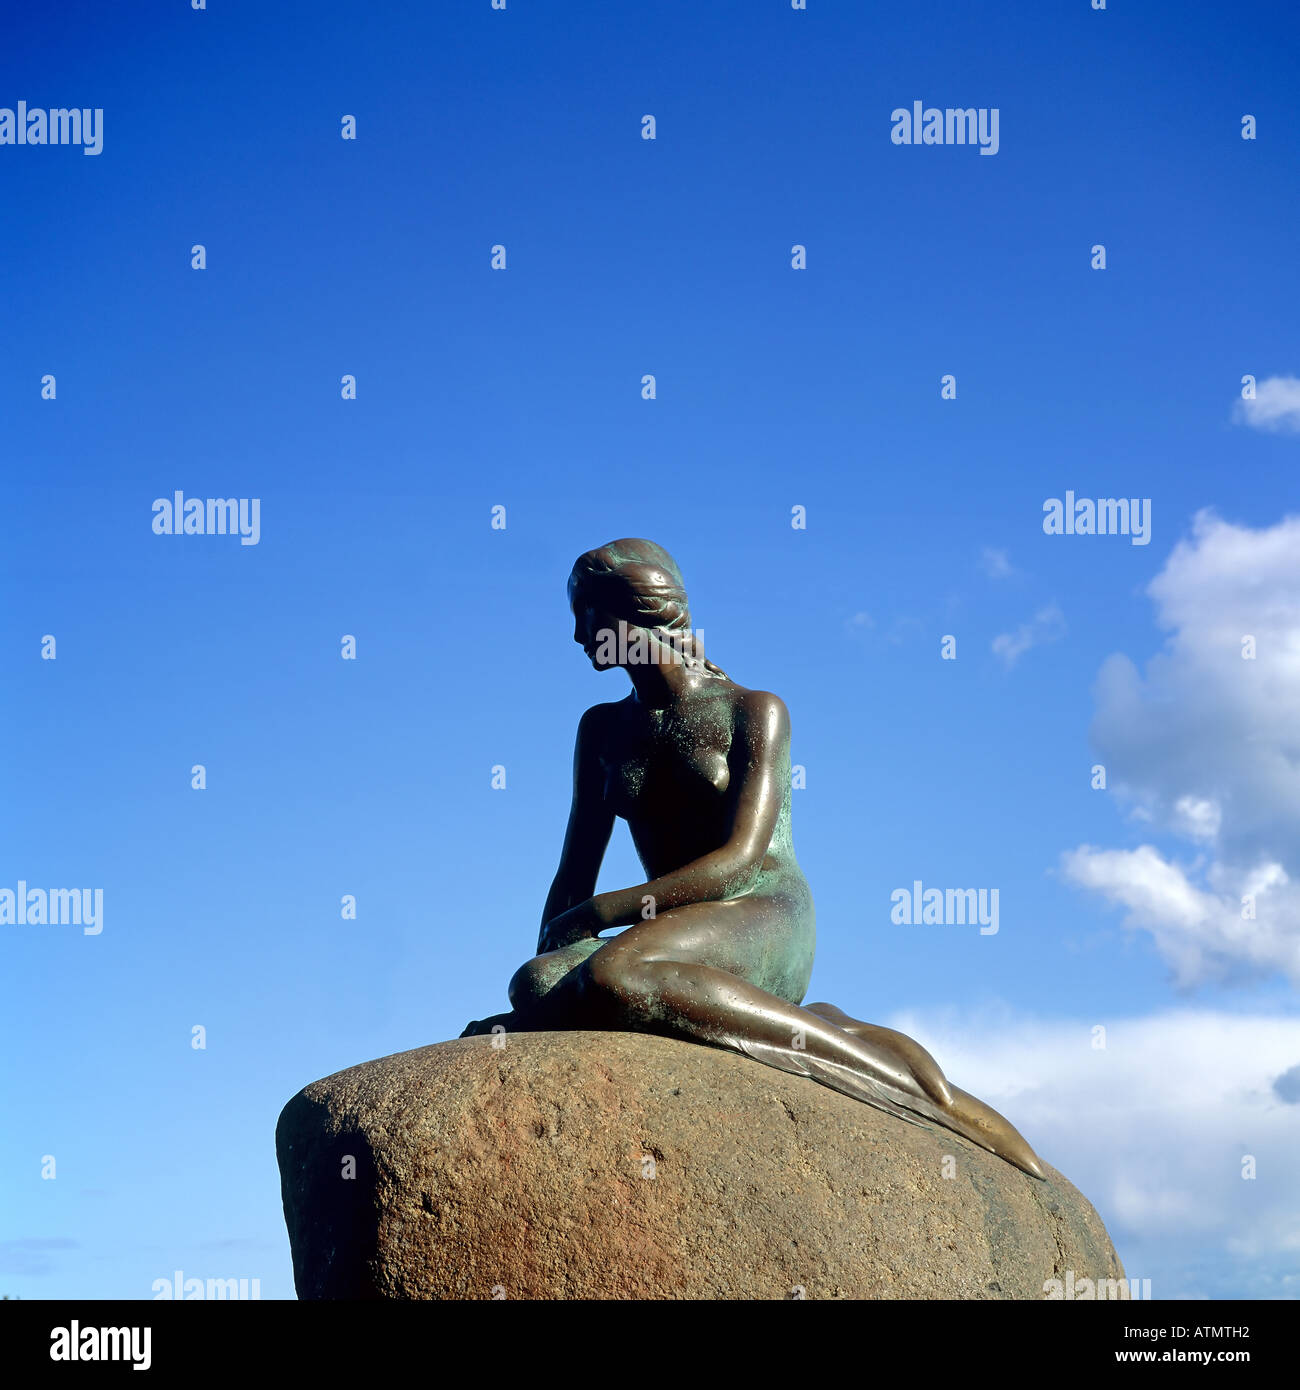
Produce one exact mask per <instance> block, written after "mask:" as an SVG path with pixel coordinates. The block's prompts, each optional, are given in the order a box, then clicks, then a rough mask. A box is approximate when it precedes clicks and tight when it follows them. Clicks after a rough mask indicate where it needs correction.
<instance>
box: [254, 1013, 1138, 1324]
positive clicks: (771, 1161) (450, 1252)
mask: <svg viewBox="0 0 1300 1390" xmlns="http://www.w3.org/2000/svg"><path fill="white" fill-rule="evenodd" d="M496 1041H497V1043H498V1044H503V1045H501V1046H497V1047H494V1046H493V1040H492V1039H491V1038H489V1037H475V1038H464V1039H461V1040H458V1041H456V1042H445V1043H439V1044H437V1045H436V1046H434V1047H423V1048H419V1049H417V1050H415V1051H413V1052H402V1053H398V1054H397V1055H396V1056H392V1057H383V1058H381V1059H380V1060H379V1061H376V1062H367V1063H365V1064H364V1065H362V1066H357V1067H351V1068H349V1069H348V1070H347V1071H341V1072H338V1073H336V1074H335V1075H334V1076H329V1077H326V1078H325V1079H324V1080H323V1081H317V1082H315V1083H314V1084H313V1085H310V1086H308V1087H306V1089H304V1090H303V1091H301V1092H299V1094H298V1095H296V1096H295V1097H294V1098H293V1099H292V1100H291V1101H290V1102H289V1104H288V1105H287V1106H286V1107H285V1109H284V1112H283V1113H282V1115H281V1116H280V1123H279V1126H278V1128H277V1131H276V1148H277V1152H278V1156H279V1161H280V1173H281V1182H282V1189H283V1195H284V1213H285V1221H286V1223H287V1225H288V1228H289V1240H290V1244H291V1246H292V1249H293V1268H294V1278H295V1281H296V1283H297V1288H298V1295H299V1297H300V1298H409V1299H415V1298H418V1299H431V1298H492V1297H494V1296H495V1297H498V1298H499V1297H506V1298H548V1299H570V1298H632V1299H658V1298H701V1299H721V1298H743V1299H754V1298H764V1299H767V1298H771V1299H787V1298H799V1297H806V1298H1032V1299H1041V1298H1043V1297H1044V1290H1043V1286H1044V1283H1045V1282H1046V1281H1047V1280H1050V1279H1053V1278H1058V1279H1062V1280H1064V1278H1065V1272H1066V1271H1067V1270H1073V1271H1074V1274H1075V1280H1076V1282H1077V1281H1078V1280H1080V1279H1082V1278H1085V1277H1086V1278H1090V1279H1094V1280H1095V1279H1098V1278H1103V1279H1121V1278H1123V1270H1122V1268H1121V1266H1120V1263H1119V1260H1118V1258H1117V1257H1116V1255H1115V1251H1114V1248H1113V1246H1112V1245H1111V1242H1110V1239H1109V1237H1108V1236H1107V1235H1106V1232H1105V1230H1104V1228H1103V1227H1102V1224H1101V1221H1100V1219H1099V1218H1098V1216H1097V1213H1096V1212H1095V1211H1094V1210H1093V1208H1092V1206H1091V1205H1090V1204H1089V1203H1088V1202H1087V1201H1086V1200H1085V1199H1084V1197H1083V1196H1082V1195H1081V1194H1080V1193H1079V1192H1078V1191H1077V1190H1076V1189H1075V1188H1074V1187H1072V1186H1071V1185H1070V1183H1068V1182H1067V1181H1066V1180H1065V1179H1064V1178H1063V1177H1062V1176H1061V1175H1060V1174H1059V1173H1058V1172H1056V1170H1055V1169H1050V1168H1049V1169H1048V1181H1047V1182H1039V1181H1036V1180H1035V1179H1033V1178H1031V1177H1029V1176H1027V1175H1026V1174H1024V1173H1022V1172H1020V1171H1019V1170H1018V1169H1016V1168H1013V1167H1012V1166H1011V1165H1010V1164H1008V1163H1004V1162H1003V1161H1002V1160H1001V1159H998V1158H995V1157H993V1155H992V1154H988V1153H985V1152H984V1151H983V1150H982V1149H978V1148H976V1147H975V1146H974V1145H972V1144H970V1143H968V1142H967V1141H966V1140H964V1139H961V1138H959V1137H958V1136H957V1135H955V1134H951V1133H948V1132H946V1131H941V1130H930V1129H922V1128H919V1127H917V1126H914V1125H909V1124H905V1123H904V1122H903V1121H901V1120H898V1119H895V1118H894V1117H893V1116H890V1115H886V1114H883V1113H882V1112H880V1111H878V1110H875V1109H874V1108H872V1107H871V1106H868V1105H864V1104H862V1103H861V1102H860V1101H856V1100H852V1099H850V1098H848V1097H846V1096H841V1095H839V1094H837V1093H836V1092H834V1091H830V1090H827V1089H826V1088H824V1087H822V1086H819V1085H817V1084H816V1083H815V1082H813V1081H811V1080H808V1079H806V1078H803V1077H797V1076H790V1075H787V1074H786V1073H784V1072H780V1071H776V1070H773V1069H772V1068H770V1067H766V1066H763V1065H762V1064H761V1063H759V1062H755V1061H753V1060H751V1059H750V1058H747V1057H741V1056H738V1055H736V1054H733V1053H730V1052H725V1051H721V1050H719V1049H715V1048H708V1047H703V1046H696V1045H693V1044H690V1043H684V1042H678V1041H675V1040H671V1039H665V1038H657V1037H649V1036H644V1035H637V1034H628V1033H511V1034H506V1035H498V1037H497V1039H496ZM349 1155H351V1157H352V1160H353V1163H354V1167H355V1176H354V1177H352V1178H346V1177H344V1173H345V1171H346V1168H347V1158H348V1156H349ZM945 1156H950V1157H949V1160H948V1161H947V1162H945ZM945 1170H947V1171H949V1172H951V1173H952V1174H953V1175H952V1176H950V1177H945V1176H944V1173H945Z"/></svg>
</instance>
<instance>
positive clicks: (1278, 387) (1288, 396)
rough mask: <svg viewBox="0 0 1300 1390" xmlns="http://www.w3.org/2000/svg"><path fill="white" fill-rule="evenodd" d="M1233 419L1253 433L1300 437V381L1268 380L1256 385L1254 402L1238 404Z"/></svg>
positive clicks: (1298, 379)
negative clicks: (1267, 431) (1262, 432)
mask: <svg viewBox="0 0 1300 1390" xmlns="http://www.w3.org/2000/svg"><path fill="white" fill-rule="evenodd" d="M1234 415H1235V418H1236V419H1237V421H1238V422H1239V423H1241V424H1245V425H1249V426H1250V427H1251V428H1252V429H1256V430H1270V431H1272V432H1274V433H1278V432H1285V433H1288V434H1297V433H1300V377H1295V376H1270V377H1265V378H1264V380H1263V381H1261V382H1258V383H1256V386H1255V399H1254V400H1253V401H1242V400H1239V401H1238V402H1237V404H1236V408H1235V411H1234Z"/></svg>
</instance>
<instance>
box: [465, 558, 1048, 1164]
mask: <svg viewBox="0 0 1300 1390" xmlns="http://www.w3.org/2000/svg"><path fill="white" fill-rule="evenodd" d="M569 601H570V604H571V606H572V608H573V617H574V631H573V638H574V641H575V642H577V643H579V644H580V645H581V646H582V648H583V650H584V651H585V652H586V653H587V655H588V657H589V658H590V659H591V662H592V664H593V665H594V666H595V667H596V668H597V670H607V669H609V668H610V667H612V666H621V667H622V668H623V669H624V670H625V671H626V672H627V674H628V676H629V677H630V678H631V681H632V692H631V694H630V695H628V696H627V697H626V698H625V699H622V700H619V701H616V702H615V703H613V704H606V705H595V706H593V707H592V708H591V709H589V710H588V711H587V712H586V714H584V715H583V717H582V720H581V722H580V723H579V725H578V737H577V746H576V749H575V752H574V767H573V805H572V809H571V810H570V813H569V825H568V831H567V833H566V835H565V839H564V849H563V852H562V854H561V856H560V866H559V870H558V871H557V873H556V875H555V881H554V882H553V883H552V885H551V891H550V893H549V894H548V896H547V899H546V906H545V908H544V909H543V912H542V929H541V934H540V936H539V938H538V942H537V955H536V956H535V957H534V958H533V959H532V960H530V961H527V962H526V963H525V964H524V965H523V966H521V967H520V969H519V970H518V971H517V972H516V974H515V976H514V978H513V979H512V980H511V982H510V990H509V993H510V1003H511V1006H512V1012H510V1013H508V1014H499V1015H497V1016H495V1017H492V1018H487V1019H483V1020H482V1021H480V1022H476V1023H471V1024H470V1025H469V1027H468V1028H466V1030H465V1032H464V1034H462V1036H464V1037H468V1036H470V1035H472V1034H476V1033H487V1032H490V1031H492V1029H493V1028H494V1027H495V1026H502V1027H504V1028H505V1029H506V1030H507V1031H511V1032H514V1031H537V1030H542V1029H572V1028H582V1029H615V1030H620V1031H635V1032H644V1033H659V1034H664V1035H667V1036H669V1037H676V1038H684V1039H689V1040H691V1041H693V1042H699V1043H707V1044H711V1045H713V1046H715V1047H726V1048H732V1049H734V1050H736V1051H740V1052H745V1053H747V1054H748V1055H749V1056H751V1057H755V1058H757V1059H758V1060H759V1061H762V1062H765V1063H767V1064H768V1065H770V1066H775V1067H780V1068H782V1069H784V1070H785V1071H791V1072H796V1073H799V1074H801V1075H805V1076H811V1077H813V1078H815V1079H816V1080H817V1081H820V1082H821V1083H822V1084H824V1085H826V1086H830V1087H833V1088H834V1089H835V1090H837V1091H842V1092H844V1093H845V1094H847V1095H850V1096H854V1097H856V1098H858V1099H859V1100H864V1101H866V1102H868V1103H869V1104H871V1105H875V1106H878V1107H879V1108H880V1109H882V1110H887V1111H889V1112H890V1113H891V1114H894V1115H898V1116H900V1117H902V1118H903V1119H908V1120H913V1121H917V1120H921V1121H924V1120H929V1121H932V1122H935V1123H938V1124H941V1125H944V1126H946V1127H947V1128H949V1129H951V1130H954V1131H956V1132H957V1133H958V1134H962V1135H965V1136H966V1137H967V1138H968V1139H970V1140H972V1141H973V1142H974V1143H976V1144H979V1145H980V1146H982V1147H983V1148H985V1149H989V1150H991V1151H992V1152H993V1153H995V1154H998V1155H1000V1156H1001V1157H1002V1158H1005V1159H1006V1160H1007V1161H1008V1162H1010V1163H1014V1164H1015V1165H1016V1166H1017V1167H1019V1168H1022V1169H1024V1171H1025V1172H1027V1173H1031V1174H1033V1175H1034V1176H1035V1177H1042V1176H1043V1172H1042V1169H1041V1168H1040V1166H1039V1163H1038V1159H1037V1158H1036V1157H1035V1156H1034V1152H1033V1150H1032V1149H1031V1148H1030V1147H1029V1145H1028V1144H1027V1143H1026V1142H1025V1140H1024V1139H1023V1138H1022V1137H1021V1136H1020V1134H1019V1133H1017V1131H1016V1130H1015V1129H1014V1128H1013V1127H1012V1126H1011V1125H1010V1124H1008V1123H1007V1121H1006V1120H1005V1119H1003V1117H1002V1116H1001V1115H999V1114H998V1113H997V1112H996V1111H994V1110H992V1109H990V1108H989V1107H988V1106H987V1105H984V1104H983V1103H982V1102H980V1101H978V1100H976V1099H975V1098H974V1097H973V1096H970V1095H967V1094H966V1093H965V1092H964V1091H959V1090H958V1089H957V1088H956V1087H954V1086H952V1085H950V1084H949V1082H948V1081H947V1080H946V1078H945V1077H944V1075H943V1073H942V1072H941V1071H940V1070H939V1066H938V1063H936V1062H935V1060H934V1058H933V1057H931V1056H930V1054H929V1053H928V1052H927V1051H926V1050H925V1049H924V1048H923V1047H921V1045H920V1044H919V1043H916V1042H914V1041H913V1040H912V1039H911V1038H908V1037H905V1036H904V1035H903V1034H902V1033H897V1032H894V1031H893V1030H892V1029H889V1028H881V1027H877V1026H874V1025H872V1024H869V1023H861V1022H859V1021H858V1020H857V1019H854V1018H850V1017H849V1016H848V1015H847V1014H845V1013H842V1012H841V1011H840V1010H839V1009H837V1008H835V1007H834V1006H833V1005H830V1004H809V1005H806V1006H805V1005H802V1004H801V1001H802V1000H803V997H804V994H805V992H806V991H807V988H808V981H809V978H810V976H811V973H812V964H813V946H814V939H815V929H814V925H813V922H814V918H813V902H812V894H811V892H810V891H809V888H808V884H807V882H806V880H805V879H804V876H803V873H802V872H801V871H800V868H799V865H798V863H797V861H796V860H795V856H794V848H793V845H792V843H791V838H790V723H789V716H788V714H787V712H786V708H785V705H784V704H782V702H781V701H780V700H779V699H778V698H777V697H776V696H775V695H772V694H769V693H768V692H767V691H763V690H746V689H745V687H744V686H741V685H737V684H736V683H735V682H734V681H732V680H731V679H730V678H729V677H728V676H727V675H726V673H725V672H723V671H722V670H720V669H719V668H718V667H717V666H715V665H714V664H713V663H712V662H710V661H707V660H705V659H704V655H703V652H702V651H701V650H700V647H699V644H698V642H697V641H696V639H695V637H694V635H693V632H692V630H691V621H690V611H689V609H688V607H687V601H686V591H685V588H684V586H683V583H682V577H681V574H680V572H679V571H678V568H677V565H676V564H675V563H674V561H673V559H672V557H671V556H670V555H669V554H668V553H667V552H666V551H665V550H663V549H661V548H660V547H659V546H657V545H655V544H654V543H653V542H651V541H646V540H619V541H612V542H611V543H610V544H609V545H605V546H601V548H600V549H599V550H592V551H589V552H588V553H587V554H586V555H583V556H582V557H581V558H580V559H579V560H578V562H577V563H576V564H575V565H574V567H573V572H572V574H571V575H570V577H569ZM616 816H621V817H623V819H624V820H626V821H627V823H628V827H629V829H630V830H631V832H632V840H633V843H634V844H635V846H636V849H637V853H638V855H639V856H640V859H641V863H642V865H643V866H644V868H645V872H646V878H647V881H646V882H645V883H639V884H636V885H635V886H633V887H631V888H624V889H621V890H619V891H617V892H612V893H596V891H595V890H596V878H597V874H598V872H599V870H600V864H601V860H602V859H603V857H604V853H605V847H606V846H607V845H608V843H609V837H610V832H611V830H612V829H613V825H614V818H615V817H616ZM618 927H623V928H626V930H624V931H622V932H620V933H619V934H618V935H617V936H614V937H611V938H609V939H602V937H601V935H600V933H601V932H604V931H607V930H609V929H611V928H618Z"/></svg>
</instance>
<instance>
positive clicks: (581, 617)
mask: <svg viewBox="0 0 1300 1390" xmlns="http://www.w3.org/2000/svg"><path fill="white" fill-rule="evenodd" d="M569 605H570V607H571V608H572V609H573V640H574V641H575V642H577V643H578V644H579V645H580V646H581V647H582V649H583V651H585V652H586V653H587V655H588V657H589V658H590V659H591V664H592V665H593V666H595V668H596V669H597V670H598V671H603V670H608V669H609V668H610V667H611V666H623V665H627V664H628V663H627V661H626V660H625V659H623V656H624V654H625V653H626V652H627V650H628V649H629V646H631V647H632V649H633V650H634V651H635V650H636V646H635V643H636V635H637V634H638V633H640V634H643V636H642V638H641V642H642V644H643V649H644V650H649V651H652V652H654V653H655V654H654V656H653V658H652V659H653V660H656V661H661V660H662V661H668V660H672V659H674V655H675V657H676V659H677V660H683V659H684V660H691V659H696V658H700V659H702V657H703V650H702V649H701V648H700V646H699V644H698V643H697V642H696V640H695V638H694V636H693V634H692V631H691V610H690V608H689V607H688V605H687V601H686V586H685V584H684V583H683V582H682V572H681V570H679V569H678V568H677V562H676V560H674V559H673V557H672V556H671V555H669V553H668V552H667V551H666V550H665V549H664V548H663V547H662V546H658V545H656V544H655V543H654V542H653V541H647V540H639V539H635V538H630V539H624V540H620V541H610V542H609V544H608V545H602V546H600V547H599V548H598V549H596V550H589V551H587V553H586V554H585V555H580V556H579V557H578V559H577V561H576V562H575V563H574V566H573V571H572V573H571V574H570V575H569ZM620 624H622V625H623V627H622V630H621V631H620ZM611 637H612V639H613V640H611ZM706 665H707V667H708V670H709V673H710V674H721V673H720V672H719V671H718V668H717V667H716V666H713V665H712V663H706Z"/></svg>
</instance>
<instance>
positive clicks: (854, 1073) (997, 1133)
mask: <svg viewBox="0 0 1300 1390" xmlns="http://www.w3.org/2000/svg"><path fill="white" fill-rule="evenodd" d="M807 1007H808V1009H809V1012H811V1013H815V1014H817V1015H818V1016H819V1017H821V1018H825V1019H827V1020H828V1021H829V1022H832V1023H835V1024H836V1025H838V1026H840V1027H844V1028H845V1031H846V1032H850V1033H853V1034H855V1036H858V1037H861V1038H863V1039H864V1040H865V1041H870V1042H873V1043H875V1044H876V1045H878V1046H884V1047H886V1048H887V1049H888V1050H891V1051H893V1052H894V1053H895V1054H896V1055H897V1056H898V1057H900V1058H901V1059H902V1060H904V1061H905V1062H907V1064H908V1065H909V1067H910V1068H911V1069H912V1070H913V1072H914V1074H916V1076H917V1080H918V1083H919V1087H920V1088H921V1089H922V1090H923V1091H924V1092H925V1093H924V1094H920V1095H918V1094H915V1093H913V1092H911V1091H906V1090H904V1089H903V1088H902V1087H900V1086H897V1085H895V1084H894V1083H893V1082H892V1081H891V1080H889V1079H888V1078H886V1077H883V1076H870V1075H868V1074H866V1073H864V1072H861V1071H858V1070H856V1069H855V1068H852V1067H848V1066H845V1065H844V1064H843V1063H840V1062H828V1061H823V1060H822V1059H821V1058H819V1057H813V1056H810V1055H809V1054H808V1053H807V1052H804V1051H801V1050H800V1049H798V1048H795V1047H781V1046H777V1045H775V1044H773V1043H766V1042H757V1041H755V1040H754V1039H752V1038H746V1037H735V1038H730V1039H728V1042H729V1043H730V1045H731V1046H732V1047H733V1048H735V1049H736V1050H737V1051H739V1052H743V1053H745V1054H746V1055H747V1056H749V1057H753V1058H754V1059H755V1061H759V1062H762V1063H764V1064H765V1065H767V1066H769V1067H776V1068H778V1069H779V1070H781V1071H786V1072H790V1073H792V1074H793V1075H795V1076H808V1077H811V1078H812V1079H813V1080H814V1081H816V1082H819V1083H820V1084H821V1085H823V1086H828V1087H829V1088H830V1089H831V1090H832V1091H839V1092H840V1093H841V1095H846V1096H852V1097H853V1098H854V1099H855V1100H861V1101H865V1102H866V1103H867V1104H868V1105H873V1106H875V1107H876V1109H877V1110H883V1111H885V1113H886V1114H889V1115H895V1116H897V1117H898V1118H899V1119H900V1120H906V1121H907V1123H908V1124H914V1125H921V1126H922V1127H924V1126H925V1124H926V1122H927V1121H928V1122H930V1123H932V1124H937V1125H941V1126H942V1127H943V1128H944V1129H950V1130H952V1131H953V1132H954V1133H955V1134H960V1135H961V1136H962V1137H963V1138H966V1139H969V1140H970V1141H971V1143H972V1144H977V1145H979V1147H980V1148H981V1149H987V1150H988V1152H989V1153H993V1154H997V1156H998V1157H999V1158H1001V1159H1005V1160H1006V1161H1007V1162H1008V1163H1011V1164H1014V1166H1015V1167H1017V1168H1019V1169H1021V1170H1022V1171H1023V1172H1026V1173H1028V1174H1029V1175H1030V1176H1031V1177H1035V1178H1045V1177H1046V1175H1045V1174H1044V1172H1043V1169H1042V1165H1041V1164H1040V1163H1039V1161H1038V1156H1037V1155H1036V1154H1035V1153H1034V1151H1033V1149H1031V1148H1030V1147H1029V1145H1028V1144H1027V1143H1026V1142H1025V1139H1024V1137H1023V1136H1022V1135H1021V1134H1020V1132H1019V1130H1017V1129H1016V1128H1015V1127H1014V1126H1013V1125H1012V1124H1010V1123H1009V1121H1007V1120H1006V1119H1005V1117H1003V1116H1002V1115H999V1114H998V1112H997V1111H996V1110H994V1109H993V1108H992V1107H991V1106H988V1105H985V1104H984V1102H983V1101H980V1100H976V1098H975V1097H974V1096H972V1095H969V1094H968V1093H967V1092H965V1091H962V1090H958V1089H957V1087H955V1086H949V1084H948V1082H947V1081H946V1079H945V1078H944V1076H943V1073H942V1072H940V1071H939V1067H938V1063H937V1062H935V1060H934V1058H933V1057H931V1056H930V1054H929V1053H928V1052H926V1050H925V1049H924V1048H923V1047H922V1046H921V1045H920V1044H919V1043H917V1042H914V1041H913V1040H912V1039H911V1038H908V1037H905V1036H904V1035H903V1034H901V1033H894V1032H893V1030H892V1029H888V1028H877V1027H875V1026H874V1025H873V1024H869V1023H859V1022H858V1021H857V1020H856V1019H852V1018H850V1017H849V1016H848V1015H847V1014H845V1013H843V1012H841V1010H839V1009H837V1008H835V1006H834V1005H832V1004H811V1005H808V1006H807ZM845 1025H852V1026H848V1027H846V1026H845ZM894 1039H898V1040H899V1042H897V1043H896V1042H894V1041H893V1040H894ZM904 1045H905V1046H904ZM931 1068H933V1072H931V1071H930V1069H931ZM935 1073H937V1075H938V1082H939V1083H942V1085H941V1086H940V1085H939V1084H936V1082H935V1076H934V1074H935ZM945 1092H946V1093H947V1096H948V1100H947V1103H944V1101H943V1099H942V1096H943V1094H944V1093H945Z"/></svg>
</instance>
